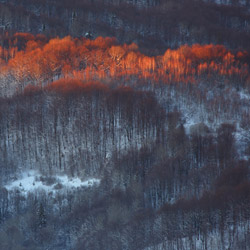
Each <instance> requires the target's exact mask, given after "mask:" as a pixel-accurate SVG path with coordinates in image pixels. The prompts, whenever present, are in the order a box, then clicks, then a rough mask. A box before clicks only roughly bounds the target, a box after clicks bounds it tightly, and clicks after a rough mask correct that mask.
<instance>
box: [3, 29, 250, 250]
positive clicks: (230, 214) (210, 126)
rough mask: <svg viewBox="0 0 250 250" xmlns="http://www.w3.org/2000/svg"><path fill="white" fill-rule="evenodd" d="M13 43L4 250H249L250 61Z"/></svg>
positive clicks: (27, 37)
mask: <svg viewBox="0 0 250 250" xmlns="http://www.w3.org/2000/svg"><path fill="white" fill-rule="evenodd" d="M3 41H4V42H3V46H2V47H0V58H1V63H0V67H1V75H0V79H1V80H0V82H1V98H0V147H1V151H0V166H1V168H0V171H1V180H0V183H1V190H0V222H1V224H0V225H1V232H0V238H1V241H0V248H1V249H15V250H17V249H25V250H26V249H32V250H36V249H76V250H78V249H79V250H80V249H95V250H96V249H100V250H101V249H143V250H151V249H248V248H249V245H250V237H249V226H250V223H249V220H250V214H249V206H250V191H249V190H250V189H249V188H250V179H249V177H250V172H249V157H250V134H249V124H250V112H249V111H250V105H249V100H250V95H249V91H250V89H249V83H250V82H249V81H250V77H249V62H250V61H249V53H248V52H247V50H243V49H238V50H232V49H228V48H226V47H225V46H223V45H212V44H209V45H199V44H194V45H191V46H188V45H183V46H180V47H179V48H177V49H167V50H166V51H165V52H164V53H163V54H160V55H157V56H149V55H145V54H143V52H142V51H141V50H140V48H139V47H138V45H136V44H135V43H132V44H120V43H119V42H118V41H117V40H116V39H115V38H109V37H106V38H103V37H98V38H96V39H87V38H72V37H69V36H68V37H65V38H52V39H49V38H47V37H46V36H44V35H32V34H29V33H15V34H14V35H11V34H9V33H5V35H4V39H3ZM63 176H67V178H68V179H67V180H69V182H68V183H67V182H62V181H60V180H61V179H62V178H64V177H63ZM25 178H26V179H25ZM29 178H33V179H32V183H30V186H31V187H30V186H27V185H28V184H27V181H28V180H29ZM76 178H78V179H79V181H80V184H79V185H78V186H70V183H73V182H74V181H75V180H76ZM88 180H98V181H94V182H93V183H92V181H88ZM84 181H88V185H84V184H83V183H84ZM72 185H73V184H72Z"/></svg>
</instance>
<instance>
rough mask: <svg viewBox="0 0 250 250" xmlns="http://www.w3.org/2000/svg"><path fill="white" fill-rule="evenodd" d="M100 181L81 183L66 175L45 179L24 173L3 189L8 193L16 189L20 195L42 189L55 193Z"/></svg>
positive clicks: (37, 174)
mask: <svg viewBox="0 0 250 250" xmlns="http://www.w3.org/2000/svg"><path fill="white" fill-rule="evenodd" d="M99 184H100V180H99V179H96V178H89V179H87V180H85V181H82V180H81V179H80V178H78V177H74V178H70V177H68V176H67V175H62V176H52V177H45V176H42V175H41V174H39V173H38V172H36V171H29V172H26V173H24V174H23V175H22V176H21V178H19V179H17V180H15V181H13V182H11V183H9V184H7V185H6V186H5V188H6V189H7V190H8V191H11V190H16V189H18V190H19V191H21V192H22V193H26V194H27V193H29V192H35V191H36V190H39V189H42V190H44V191H46V192H52V193H55V192H57V191H58V190H62V189H77V188H81V187H92V186H94V185H99Z"/></svg>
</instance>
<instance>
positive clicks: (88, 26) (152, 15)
mask: <svg viewBox="0 0 250 250" xmlns="http://www.w3.org/2000/svg"><path fill="white" fill-rule="evenodd" d="M1 2H2V3H0V28H2V29H3V30H5V31H6V30H9V31H11V32H31V33H33V34H39V33H43V34H45V35H47V36H53V37H55V36H60V37H63V36H67V35H71V36H73V37H82V36H85V35H86V34H87V33H90V34H91V36H92V37H94V38H96V37H98V36H115V37H117V38H118V40H119V42H121V43H124V42H126V43H131V42H136V43H138V44H139V45H140V47H141V48H144V49H145V51H147V53H149V54H156V53H162V52H163V51H164V50H165V49H166V47H170V48H176V47H177V46H180V45H183V44H189V45H192V44H195V43H200V44H210V43H213V44H224V45H226V46H229V47H231V48H239V47H242V48H248V49H249V42H248V41H249V27H250V26H249V22H250V16H249V13H248V11H247V10H248V8H249V3H248V1H246V3H245V5H244V6H242V5H241V3H243V2H242V1H241V2H240V3H239V2H238V3H237V2H236V1H232V4H230V3H229V4H228V5H224V4H222V5H218V4H215V3H214V1H203V0H200V1H194V0H192V1H188V2H187V1H183V0H178V1H173V0H170V1H167V2H166V1H162V0H150V1H148V0H147V1H146V0H136V1H130V0H123V1H122V0H119V1H110V0H105V1H103V0H95V1H90V0H86V1H82V0H80V1H79V0H78V1H68V0H66V1H58V0H57V1H50V2H49V4H48V1H45V0H44V1H33V0H32V1H28V0H27V1H26V0H22V1H16V0H2V1H1ZM225 3H226V2H225Z"/></svg>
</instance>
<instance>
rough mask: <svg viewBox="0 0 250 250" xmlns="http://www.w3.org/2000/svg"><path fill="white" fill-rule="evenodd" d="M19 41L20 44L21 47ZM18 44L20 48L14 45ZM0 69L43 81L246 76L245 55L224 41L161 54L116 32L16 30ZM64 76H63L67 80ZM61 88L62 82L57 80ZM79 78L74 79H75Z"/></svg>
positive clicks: (23, 78) (24, 79)
mask: <svg viewBox="0 0 250 250" xmlns="http://www.w3.org/2000/svg"><path fill="white" fill-rule="evenodd" d="M20 47H21V50H20ZM18 48H19V51H18ZM0 58H1V60H0V69H1V72H4V71H5V72H7V73H8V74H10V75H12V76H13V77H14V78H15V79H16V80H17V81H18V82H25V83H26V85H27V84H31V83H32V84H37V85H46V84H47V83H49V82H53V81H55V80H57V79H59V78H64V79H69V78H74V79H76V82H72V84H73V86H74V88H77V87H76V86H78V87H79V86H80V85H79V82H78V81H77V79H78V80H81V81H91V80H93V81H96V80H100V79H114V78H125V79H129V78H130V77H137V78H138V79H140V78H142V79H149V80H152V81H154V82H157V81H161V82H165V83H169V82H184V83H186V82H196V81H197V79H199V78H201V77H206V78H209V77H213V76H223V77H225V76H226V77H234V78H235V77H236V78H237V79H240V80H241V81H246V80H247V79H249V65H248V64H247V61H248V59H247V58H249V55H248V53H247V52H245V51H238V52H236V53H233V52H232V51H229V50H227V49H226V48H225V47H224V46H222V45H212V44H210V45H198V44H195V45H193V46H187V45H184V46H181V47H180V48H178V49H176V50H170V49H168V50H167V51H166V52H165V53H164V54H163V55H159V56H156V57H149V56H145V55H143V54H142V53H140V52H139V51H138V46H137V45H136V44H131V45H127V44H124V45H117V41H116V39H115V38H102V37H98V38H97V39H95V40H89V39H86V38H82V39H73V38H71V37H65V38H63V39H60V38H54V39H51V40H50V41H48V42H46V38H45V37H40V36H36V37H35V36H33V35H30V34H20V33H19V34H16V36H15V39H14V41H13V46H12V47H10V48H9V49H4V48H2V47H0ZM66 82H67V81H66ZM57 84H59V85H60V87H62V88H63V89H64V90H65V89H66V86H64V85H65V82H64V84H63V83H62V82H59V83H57ZM77 84H78V85H77Z"/></svg>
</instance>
